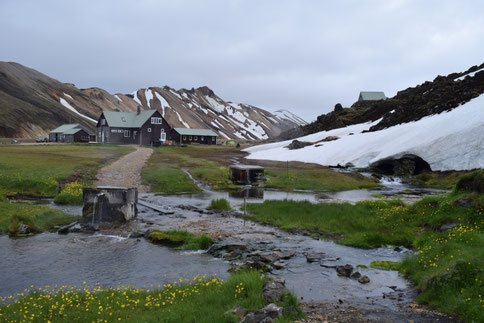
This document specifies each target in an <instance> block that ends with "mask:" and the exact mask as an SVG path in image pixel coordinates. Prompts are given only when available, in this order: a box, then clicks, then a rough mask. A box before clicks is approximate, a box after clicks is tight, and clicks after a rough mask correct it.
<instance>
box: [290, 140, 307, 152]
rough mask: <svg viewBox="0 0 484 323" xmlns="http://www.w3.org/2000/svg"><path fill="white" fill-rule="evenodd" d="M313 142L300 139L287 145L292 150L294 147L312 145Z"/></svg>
mask: <svg viewBox="0 0 484 323" xmlns="http://www.w3.org/2000/svg"><path fill="white" fill-rule="evenodd" d="M312 144H313V143H311V142H307V141H299V140H293V141H292V142H291V143H290V144H289V145H288V146H286V147H287V148H288V149H290V150H294V149H301V148H304V147H306V146H311V145H312Z"/></svg>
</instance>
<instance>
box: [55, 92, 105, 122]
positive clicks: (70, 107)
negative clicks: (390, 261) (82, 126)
mask: <svg viewBox="0 0 484 323" xmlns="http://www.w3.org/2000/svg"><path fill="white" fill-rule="evenodd" d="M64 95H66V94H65V93H64ZM60 103H61V104H62V105H63V106H65V107H66V108H67V109H69V110H71V111H72V112H74V113H75V114H77V115H79V116H81V117H83V118H84V119H86V120H89V121H91V122H94V123H97V120H94V119H92V118H89V117H88V116H85V115H83V114H82V113H80V112H78V111H77V110H76V109H74V107H73V106H72V105H70V104H69V103H68V102H67V101H66V100H64V99H63V98H60Z"/></svg>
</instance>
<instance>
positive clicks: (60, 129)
mask: <svg viewBox="0 0 484 323" xmlns="http://www.w3.org/2000/svg"><path fill="white" fill-rule="evenodd" d="M75 128H79V129H80V128H81V125H80V124H78V123H68V124H63V125H62V126H60V127H57V128H55V129H54V130H52V131H51V133H64V132H66V131H67V130H71V129H75Z"/></svg>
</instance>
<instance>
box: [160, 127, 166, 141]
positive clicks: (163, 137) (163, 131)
mask: <svg viewBox="0 0 484 323" xmlns="http://www.w3.org/2000/svg"><path fill="white" fill-rule="evenodd" d="M160 141H161V142H165V141H166V133H165V129H161V135H160Z"/></svg>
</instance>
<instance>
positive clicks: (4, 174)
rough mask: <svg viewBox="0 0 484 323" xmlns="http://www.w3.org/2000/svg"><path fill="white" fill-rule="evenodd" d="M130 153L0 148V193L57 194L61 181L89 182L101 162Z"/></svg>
mask: <svg viewBox="0 0 484 323" xmlns="http://www.w3.org/2000/svg"><path fill="white" fill-rule="evenodd" d="M131 151H133V148H131V147H126V146H124V147H122V146H104V145H103V146H101V145H82V144H73V145H49V146H10V145H8V146H4V147H3V146H0V194H2V195H6V194H11V195H15V194H28V195H35V196H49V197H54V196H55V195H57V193H58V192H57V190H58V185H59V182H61V183H62V182H63V180H66V179H67V180H68V181H69V182H70V181H75V180H78V181H80V182H82V183H90V182H92V180H93V179H94V178H95V176H96V172H97V170H98V169H99V167H100V166H101V165H103V164H104V163H106V162H108V161H110V160H114V159H117V158H119V157H120V156H122V155H123V154H126V153H128V152H131Z"/></svg>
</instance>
